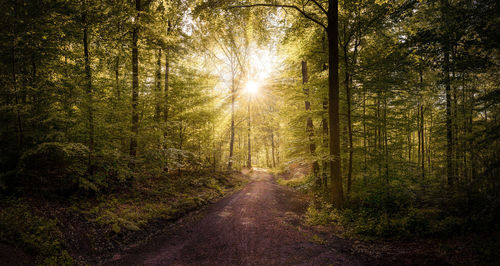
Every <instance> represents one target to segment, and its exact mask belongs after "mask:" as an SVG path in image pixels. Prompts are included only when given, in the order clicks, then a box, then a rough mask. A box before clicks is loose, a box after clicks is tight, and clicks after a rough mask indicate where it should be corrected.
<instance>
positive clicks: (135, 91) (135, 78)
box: [130, 0, 141, 157]
mask: <svg viewBox="0 0 500 266" xmlns="http://www.w3.org/2000/svg"><path fill="white" fill-rule="evenodd" d="M135 8H136V12H137V14H136V21H135V25H134V26H133V29H132V136H131V137H130V156H131V157H135V156H136V155H137V136H138V134H139V113H138V111H137V106H138V102H139V99H138V98H139V49H138V47H137V45H138V40H139V21H138V20H139V12H140V11H141V0H135Z"/></svg>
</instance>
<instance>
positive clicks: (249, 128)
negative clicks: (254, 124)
mask: <svg viewBox="0 0 500 266" xmlns="http://www.w3.org/2000/svg"><path fill="white" fill-rule="evenodd" d="M251 130H252V129H251V117H250V102H248V157H247V167H248V168H251V167H252V143H251V141H250V132H251Z"/></svg>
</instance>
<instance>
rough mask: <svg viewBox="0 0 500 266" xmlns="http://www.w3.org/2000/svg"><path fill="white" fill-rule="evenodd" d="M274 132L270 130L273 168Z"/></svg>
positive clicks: (274, 163)
mask: <svg viewBox="0 0 500 266" xmlns="http://www.w3.org/2000/svg"><path fill="white" fill-rule="evenodd" d="M274 149H275V147H274V132H273V131H271V155H272V157H273V168H274V167H276V160H275V156H274Z"/></svg>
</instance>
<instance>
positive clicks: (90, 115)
mask: <svg viewBox="0 0 500 266" xmlns="http://www.w3.org/2000/svg"><path fill="white" fill-rule="evenodd" d="M84 8H86V7H84ZM82 22H83V53H84V57H85V93H86V96H87V99H86V100H87V103H86V105H87V106H86V107H87V108H86V109H87V120H88V121H87V122H88V134H89V162H88V168H89V169H88V170H89V173H90V174H93V172H94V170H93V156H94V149H95V147H94V112H93V95H92V73H91V69H90V54H89V40H88V22H87V14H86V11H84V13H83V15H82Z"/></svg>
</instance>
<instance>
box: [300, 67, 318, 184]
mask: <svg viewBox="0 0 500 266" xmlns="http://www.w3.org/2000/svg"><path fill="white" fill-rule="evenodd" d="M307 82H309V76H308V71H307V61H302V85H304V88H303V90H304V94H305V98H306V99H305V101H304V104H305V109H306V113H307V119H306V134H307V136H308V138H309V152H310V154H311V156H312V157H315V156H316V143H314V124H313V121H312V118H311V115H310V111H311V102H310V101H309V88H307V85H306V83H307ZM312 168H313V175H314V180H315V182H316V187H317V189H319V188H320V187H321V180H320V179H319V176H318V171H319V165H318V161H317V160H316V159H315V158H314V159H313V163H312Z"/></svg>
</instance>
